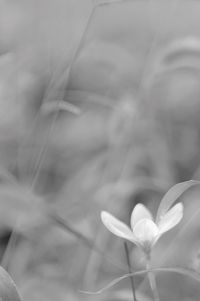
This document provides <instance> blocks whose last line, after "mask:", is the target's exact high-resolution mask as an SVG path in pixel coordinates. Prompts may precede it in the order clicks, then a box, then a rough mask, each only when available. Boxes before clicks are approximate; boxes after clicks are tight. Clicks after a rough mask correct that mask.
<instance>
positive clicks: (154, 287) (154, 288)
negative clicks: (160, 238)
mask: <svg viewBox="0 0 200 301" xmlns="http://www.w3.org/2000/svg"><path fill="white" fill-rule="evenodd" d="M150 261H151V259H150V256H149V257H148V258H147V262H146V268H147V270H150V269H151V263H150ZM148 278H149V284H150V287H151V290H152V293H153V298H154V301H160V298H159V294H158V289H157V284H156V277H155V274H154V272H148Z"/></svg>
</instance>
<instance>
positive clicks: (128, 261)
mask: <svg viewBox="0 0 200 301" xmlns="http://www.w3.org/2000/svg"><path fill="white" fill-rule="evenodd" d="M124 249H125V253H126V260H127V264H128V271H129V273H131V272H132V270H131V263H130V256H129V250H128V244H127V242H125V243H124ZM130 281H131V288H132V293H133V301H137V299H136V294H135V284H134V279H133V277H132V276H130Z"/></svg>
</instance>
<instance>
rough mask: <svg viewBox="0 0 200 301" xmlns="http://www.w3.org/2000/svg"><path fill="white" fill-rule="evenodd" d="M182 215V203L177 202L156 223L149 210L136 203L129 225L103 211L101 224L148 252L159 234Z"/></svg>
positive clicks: (174, 223)
mask: <svg viewBox="0 0 200 301" xmlns="http://www.w3.org/2000/svg"><path fill="white" fill-rule="evenodd" d="M182 217H183V204H182V203H177V204H176V205H175V206H173V207H172V208H171V209H170V210H168V211H167V212H166V213H165V214H164V215H163V216H161V217H160V218H159V220H158V222H157V223H155V222H154V221H153V217H152V214H151V212H150V211H149V210H148V209H147V208H146V207H145V206H144V205H143V204H137V205H136V206H135V208H134V209H133V212H132V214H131V221H130V224H131V227H128V226H127V225H126V224H125V223H123V222H122V221H120V220H119V219H117V218H115V217H114V216H113V215H112V214H110V213H108V212H106V211H103V212H102V213H101V219H102V222H103V224H104V225H105V226H106V228H108V230H109V231H110V232H112V233H113V234H115V235H117V236H119V237H122V238H124V239H127V240H129V241H131V242H133V243H135V244H136V245H137V246H138V247H140V248H141V249H142V250H143V251H144V252H145V253H147V254H148V253H149V252H150V251H151V248H152V247H153V245H154V244H155V243H156V242H157V240H158V239H159V238H160V237H161V235H162V234H163V233H165V232H167V231H169V230H170V229H172V228H173V227H175V226H176V225H177V224H178V223H179V222H180V220H181V219H182Z"/></svg>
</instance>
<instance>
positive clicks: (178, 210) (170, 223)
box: [158, 203, 183, 234]
mask: <svg viewBox="0 0 200 301" xmlns="http://www.w3.org/2000/svg"><path fill="white" fill-rule="evenodd" d="M182 217H183V204H182V203H178V204H176V205H175V206H173V207H172V208H171V209H170V210H169V211H168V212H167V213H166V214H165V215H164V216H163V217H162V218H161V219H160V221H159V222H158V228H159V232H160V234H162V233H165V232H167V231H169V230H170V229H172V228H173V227H175V226H176V225H177V224H178V223H179V222H180V221H181V219H182Z"/></svg>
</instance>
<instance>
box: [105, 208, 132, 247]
mask: <svg viewBox="0 0 200 301" xmlns="http://www.w3.org/2000/svg"><path fill="white" fill-rule="evenodd" d="M101 220H102V222H103V224H104V225H105V226H106V228H107V229H108V230H109V231H110V232H112V233H113V234H115V235H117V236H119V237H122V238H125V239H128V240H130V241H133V242H134V237H133V232H132V231H131V229H130V228H129V227H128V226H127V225H126V224H124V223H123V222H121V221H120V220H118V219H117V218H116V217H114V216H113V215H112V214H110V213H108V212H106V211H102V212H101Z"/></svg>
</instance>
